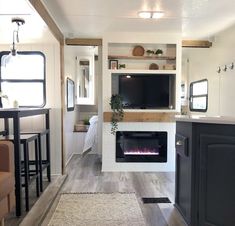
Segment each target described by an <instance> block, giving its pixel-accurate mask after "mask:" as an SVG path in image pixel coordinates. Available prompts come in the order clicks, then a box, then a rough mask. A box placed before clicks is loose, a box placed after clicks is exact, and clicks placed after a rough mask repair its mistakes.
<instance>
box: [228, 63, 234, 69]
mask: <svg viewBox="0 0 235 226" xmlns="http://www.w3.org/2000/svg"><path fill="white" fill-rule="evenodd" d="M229 68H230V69H231V70H233V69H234V63H233V62H232V63H231V64H230V65H229Z"/></svg>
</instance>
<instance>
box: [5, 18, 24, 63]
mask: <svg viewBox="0 0 235 226" xmlns="http://www.w3.org/2000/svg"><path fill="white" fill-rule="evenodd" d="M11 22H12V23H15V24H16V26H17V29H14V30H13V40H12V49H11V52H10V53H9V55H8V56H6V57H5V58H4V59H3V60H2V63H1V66H5V67H6V65H7V64H8V63H9V62H11V61H12V60H13V58H15V57H17V50H16V46H15V44H16V42H17V43H19V28H20V26H21V25H23V24H24V23H25V21H24V19H22V18H12V20H11Z"/></svg>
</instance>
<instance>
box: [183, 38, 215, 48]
mask: <svg viewBox="0 0 235 226" xmlns="http://www.w3.org/2000/svg"><path fill="white" fill-rule="evenodd" d="M211 46H212V42H209V41H207V40H183V41H182V47H187V48H210V47H211Z"/></svg>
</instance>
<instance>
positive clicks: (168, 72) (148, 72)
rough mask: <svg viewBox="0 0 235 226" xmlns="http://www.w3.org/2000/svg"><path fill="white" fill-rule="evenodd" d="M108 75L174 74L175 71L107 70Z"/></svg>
mask: <svg viewBox="0 0 235 226" xmlns="http://www.w3.org/2000/svg"><path fill="white" fill-rule="evenodd" d="M109 72H110V73H122V74H125V73H141V74H143V73H146V74H153V73H154V74H176V70H162V69H159V70H150V69H144V70H142V69H127V68H125V69H109Z"/></svg>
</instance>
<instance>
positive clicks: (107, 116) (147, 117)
mask: <svg viewBox="0 0 235 226" xmlns="http://www.w3.org/2000/svg"><path fill="white" fill-rule="evenodd" d="M175 115H176V113H166V112H163V113H156V112H125V113H124V117H123V120H122V122H175V118H174V116H175ZM103 116H104V122H110V121H111V117H112V112H104V115H103Z"/></svg>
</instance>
